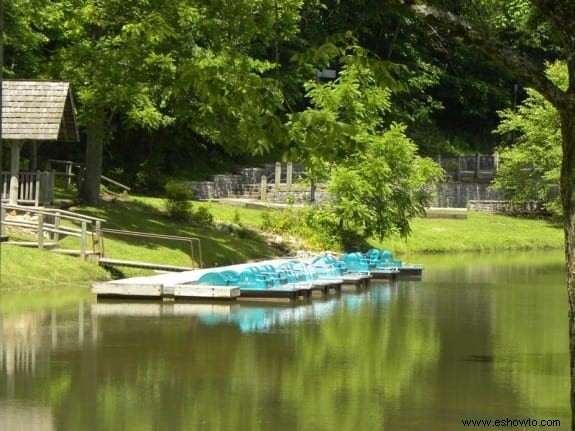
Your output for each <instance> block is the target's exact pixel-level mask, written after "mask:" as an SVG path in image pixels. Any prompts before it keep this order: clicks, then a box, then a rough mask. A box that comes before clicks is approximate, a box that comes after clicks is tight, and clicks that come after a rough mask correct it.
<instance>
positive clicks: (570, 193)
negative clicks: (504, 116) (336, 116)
mask: <svg viewBox="0 0 575 431" xmlns="http://www.w3.org/2000/svg"><path fill="white" fill-rule="evenodd" d="M386 3H387V4H389V5H392V6H393V7H396V8H397V9H398V10H399V11H401V12H402V13H405V14H408V15H410V16H415V17H419V18H421V19H424V20H426V21H427V22H428V23H430V24H431V25H437V26H441V27H444V28H448V29H449V30H450V31H451V32H452V33H454V34H456V35H457V36H459V37H460V38H461V39H462V40H464V41H465V42H466V43H469V44H472V45H473V46H475V47H476V48H477V50H478V51H479V52H482V53H484V54H485V55H487V56H488V57H490V58H492V59H494V60H496V61H497V62H499V63H500V64H501V65H502V66H503V67H505V68H506V69H507V70H509V71H510V72H511V73H513V74H514V75H515V76H516V77H517V79H519V80H520V81H522V82H523V83H524V85H526V86H529V87H531V88H533V89H535V90H537V91H538V92H539V93H540V94H541V95H542V96H543V97H545V99H546V100H547V101H549V103H550V104H551V105H552V106H553V107H554V108H555V109H556V110H557V112H558V114H559V117H560V120H561V132H562V141H561V142H562V144H561V147H562V162H561V176H560V191H561V204H562V210H563V230H564V233H565V258H566V269H567V294H568V298H569V352H570V370H571V410H572V423H571V428H572V429H573V430H575V42H574V40H573V34H575V3H573V1H571V0H530V1H527V0H516V1H514V2H513V5H514V6H516V7H519V8H521V10H522V11H523V13H522V14H521V16H535V15H537V17H538V18H539V20H538V23H539V24H540V25H541V26H547V28H548V29H550V32H549V34H550V40H551V41H552V42H553V44H554V45H555V46H556V47H557V52H558V54H559V55H561V56H562V57H564V58H565V61H566V64H567V69H568V72H569V85H568V87H567V89H565V90H563V89H561V88H560V87H559V86H558V85H557V84H556V83H554V82H553V81H552V80H551V79H550V78H549V77H548V76H547V75H546V73H545V67H544V66H545V65H544V62H543V60H544V58H542V56H541V55H535V54H542V53H543V54H546V53H549V52H552V51H550V50H549V51H544V52H542V51H541V50H537V49H535V50H534V51H536V53H534V52H533V51H529V50H527V49H524V48H525V46H523V45H522V44H521V43H520V42H522V41H523V40H525V39H521V38H519V37H517V36H515V35H513V34H512V35H508V34H505V32H501V31H498V30H499V29H498V28H497V26H494V25H493V23H494V22H495V23H496V22H499V20H497V19H495V18H498V17H501V16H503V17H506V16H508V13H506V12H505V11H508V10H509V9H510V8H509V2H507V1H498V0H490V1H484V2H479V3H478V2H457V3H456V4H455V6H454V9H450V10H447V9H445V8H437V7H434V6H433V5H431V4H430V3H431V2H421V1H414V0H386ZM443 4H445V3H443ZM478 5H479V6H483V9H482V10H481V12H482V13H477V11H475V14H474V16H475V17H476V19H481V22H478V21H476V22H472V21H471V20H470V19H466V18H465V15H464V14H465V7H472V6H478ZM485 17H486V19H485ZM538 28H539V27H538ZM519 29H520V27H518V28H517V30H519ZM544 33H545V32H544ZM527 40H529V39H527ZM528 46H531V45H528ZM533 47H534V48H540V46H533Z"/></svg>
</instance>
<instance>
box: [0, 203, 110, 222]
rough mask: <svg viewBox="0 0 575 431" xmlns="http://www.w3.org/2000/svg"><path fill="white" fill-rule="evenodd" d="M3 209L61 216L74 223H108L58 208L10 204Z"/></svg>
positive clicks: (4, 205)
mask: <svg viewBox="0 0 575 431" xmlns="http://www.w3.org/2000/svg"><path fill="white" fill-rule="evenodd" d="M2 208H5V209H13V210H16V211H25V212H28V213H33V214H44V215H50V216H54V215H58V214H59V215H60V216H64V218H65V219H68V220H74V221H90V222H98V221H99V222H105V221H106V219H103V218H99V217H93V216H88V215H85V214H80V213H75V212H73V211H66V210H62V209H58V208H38V207H29V206H24V205H14V204H8V203H3V204H2Z"/></svg>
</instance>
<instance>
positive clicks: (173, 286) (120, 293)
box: [92, 259, 371, 301]
mask: <svg viewBox="0 0 575 431" xmlns="http://www.w3.org/2000/svg"><path fill="white" fill-rule="evenodd" d="M289 260H291V259H274V260H268V261H263V262H257V263H247V264H238V265H229V266H225V267H218V268H209V269H197V270H193V271H183V272H175V273H163V274H158V275H152V276H146V277H132V278H125V279H120V280H112V281H106V282H98V283H94V284H93V285H92V292H94V293H95V294H96V295H97V297H98V298H111V299H119V298H127V299H157V300H163V299H173V300H232V301H233V300H236V299H242V298H250V299H257V298H263V299H266V298H267V299H289V300H295V299H298V298H304V299H305V298H309V297H311V296H312V295H313V294H320V295H327V294H329V293H330V292H332V291H333V292H340V291H341V289H342V287H343V288H353V289H362V288H365V287H366V286H367V285H368V283H369V279H370V278H371V276H370V275H369V274H346V275H344V276H342V277H335V278H319V279H316V280H310V281H309V282H301V283H288V284H286V285H282V286H279V287H272V288H268V289H261V288H259V289H258V288H254V289H249V288H244V287H242V288H241V289H240V287H239V286H210V285H202V284H196V283H197V281H198V280H199V279H200V277H202V275H204V274H207V273H210V272H214V271H225V270H231V271H237V272H241V271H242V270H244V269H246V268H247V267H251V266H256V265H257V266H260V265H272V266H274V267H275V266H277V265H279V264H281V263H284V262H286V261H289Z"/></svg>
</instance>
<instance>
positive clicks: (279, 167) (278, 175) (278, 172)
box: [275, 162, 282, 190]
mask: <svg viewBox="0 0 575 431" xmlns="http://www.w3.org/2000/svg"><path fill="white" fill-rule="evenodd" d="M275 180H276V181H275V186H276V190H279V188H280V184H281V182H282V164H281V163H280V162H276V178H275Z"/></svg>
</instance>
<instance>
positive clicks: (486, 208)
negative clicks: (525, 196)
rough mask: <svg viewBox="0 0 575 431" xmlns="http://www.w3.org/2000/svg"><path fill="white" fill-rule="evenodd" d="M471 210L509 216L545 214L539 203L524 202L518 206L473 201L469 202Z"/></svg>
mask: <svg viewBox="0 0 575 431" xmlns="http://www.w3.org/2000/svg"><path fill="white" fill-rule="evenodd" d="M469 210H470V211H478V212H485V213H492V214H509V215H539V214H542V213H543V209H542V207H541V204H540V203H539V202H524V203H521V204H518V203H513V202H509V201H502V200H496V201H494V200H485V201H475V200H471V201H469Z"/></svg>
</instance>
